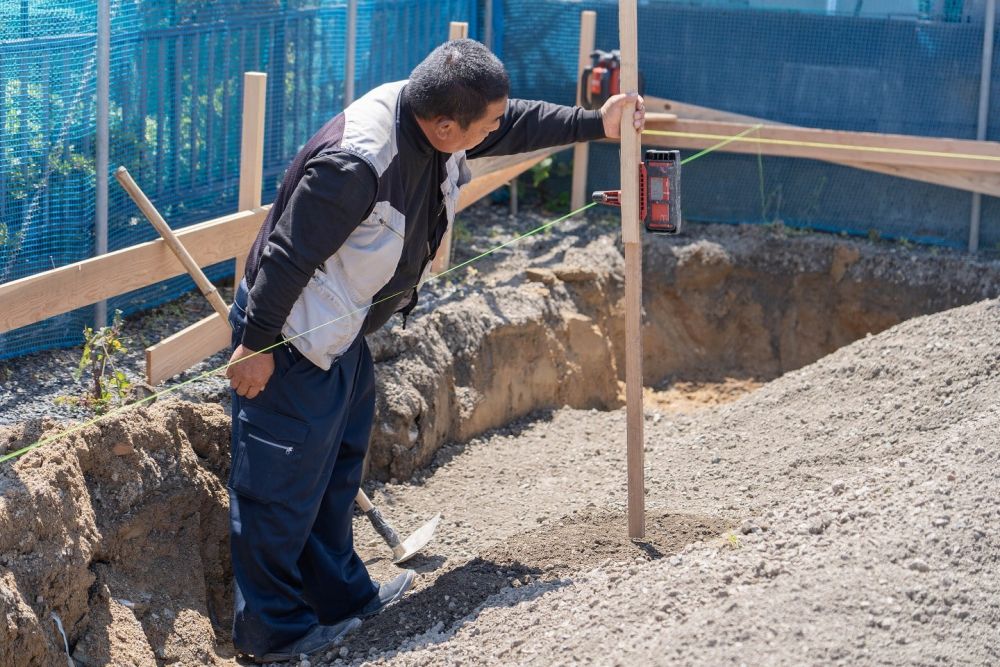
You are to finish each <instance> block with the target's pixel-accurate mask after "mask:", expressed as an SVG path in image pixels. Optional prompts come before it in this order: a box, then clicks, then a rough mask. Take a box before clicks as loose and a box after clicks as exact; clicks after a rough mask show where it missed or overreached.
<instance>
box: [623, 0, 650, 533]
mask: <svg viewBox="0 0 1000 667" xmlns="http://www.w3.org/2000/svg"><path fill="white" fill-rule="evenodd" d="M618 32H619V37H620V39H621V68H622V69H621V90H622V92H623V93H633V92H638V91H639V69H638V62H639V52H638V47H637V45H636V41H637V40H636V35H637V32H638V17H637V12H636V0H621V2H620V3H619V4H618ZM632 123H633V120H632V113H631V110H630V109H626V111H625V113H623V114H622V128H621V130H622V138H621V190H622V195H621V201H622V241H623V242H624V244H625V411H626V423H627V442H628V536H629V537H631V538H632V539H640V538H642V537H645V535H646V517H645V511H646V507H645V504H646V503H645V486H646V484H645V476H644V474H643V465H644V461H643V458H644V456H643V449H644V443H645V438H644V437H643V407H642V236H641V234H640V230H639V226H640V224H641V222H640V220H639V162H640V160H641V159H642V156H641V152H642V144H641V141H640V136H639V133H638V132H636V131H635V128H634V127H633V126H632Z"/></svg>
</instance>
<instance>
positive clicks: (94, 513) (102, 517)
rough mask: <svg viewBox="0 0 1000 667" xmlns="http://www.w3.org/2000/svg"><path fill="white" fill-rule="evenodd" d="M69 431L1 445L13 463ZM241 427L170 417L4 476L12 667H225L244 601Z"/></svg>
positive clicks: (213, 414)
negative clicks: (234, 492)
mask: <svg viewBox="0 0 1000 667" xmlns="http://www.w3.org/2000/svg"><path fill="white" fill-rule="evenodd" d="M64 428H66V426H57V425H54V424H51V423H40V422H35V423H32V424H29V425H26V426H21V427H15V428H11V429H5V430H4V431H3V432H2V433H0V451H13V450H16V449H18V448H20V447H22V446H25V445H27V444H30V443H32V442H35V441H36V440H37V439H39V438H42V437H47V436H51V435H54V434H55V433H57V432H59V431H60V429H64ZM228 443H229V422H228V419H227V418H226V417H225V415H224V413H223V411H222V408H220V407H219V406H212V405H206V406H196V405H193V404H185V403H170V404H164V405H162V406H155V407H153V408H150V409H148V410H145V409H136V410H131V411H129V412H128V413H126V414H124V415H121V416H120V417H114V418H111V419H108V420H106V421H104V422H101V423H99V424H98V425H94V426H89V427H87V428H84V429H82V430H80V431H79V432H78V433H75V434H73V435H71V436H69V437H67V438H65V439H62V440H58V441H55V442H52V443H50V444H47V445H45V446H43V447H40V448H38V449H36V450H34V451H33V452H31V453H30V454H29V455H27V456H24V457H22V458H21V459H18V460H16V461H14V462H13V464H12V465H4V466H3V467H0V563H2V564H3V565H4V567H5V571H4V573H3V577H2V578H0V618H2V619H6V621H5V622H3V623H0V664H4V665H57V664H65V663H66V657H65V650H64V647H63V639H62V637H61V636H60V634H59V630H58V628H57V626H56V622H55V618H56V617H58V618H59V620H60V622H61V624H62V626H63V628H64V629H65V632H66V635H67V641H68V642H69V645H70V646H72V647H74V649H73V657H74V659H75V660H76V661H77V663H78V664H80V665H105V664H114V665H124V664H129V665H157V664H165V663H171V662H174V663H180V664H213V663H214V662H216V658H217V651H216V636H217V634H216V633H217V631H218V630H219V629H222V631H221V636H222V637H224V638H225V637H226V636H227V635H228V629H227V626H228V624H229V622H230V620H229V619H230V618H231V614H232V612H231V610H230V609H231V604H232V603H231V599H232V598H231V591H230V585H231V584H230V572H229V550H228V529H229V522H228V499H227V495H226V491H225V488H224V486H223V484H222V482H221V481H220V480H221V479H225V475H226V474H227V469H228V465H229V455H228Z"/></svg>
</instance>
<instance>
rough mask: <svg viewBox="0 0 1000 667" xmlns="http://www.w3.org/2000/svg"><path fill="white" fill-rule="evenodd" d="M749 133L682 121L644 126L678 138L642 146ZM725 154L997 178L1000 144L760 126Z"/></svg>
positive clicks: (739, 127) (694, 143)
mask: <svg viewBox="0 0 1000 667" xmlns="http://www.w3.org/2000/svg"><path fill="white" fill-rule="evenodd" d="M752 127H753V125H752V124H750V123H730V122H722V121H707V120H690V119H684V118H679V119H677V120H674V121H665V122H653V123H650V122H647V129H648V130H654V131H666V132H676V133H678V134H679V135H680V136H676V135H669V136H662V135H655V134H647V135H645V136H644V137H643V141H644V142H645V143H648V144H650V145H655V146H671V147H673V148H701V147H704V146H705V142H706V141H712V142H715V143H718V142H719V141H720V140H721V139H720V138H725V137H731V136H734V135H737V134H739V133H740V132H744V131H746V130H747V129H749V128H752ZM758 139H759V140H760V141H758ZM725 150H726V151H727V152H730V153H753V154H761V155H778V156H783V157H800V158H809V159H813V160H825V161H828V162H838V161H843V160H845V159H847V160H854V161H859V162H878V163H879V164H886V165H896V166H905V167H922V168H924V169H933V168H941V169H961V170H964V171H977V172H989V173H998V172H1000V143H997V142H993V141H968V140H965V139H938V138H933V137H917V136H907V135H901V134H876V133H872V132H847V131H840V130H820V129H813V128H806V127H790V126H788V127H786V126H781V125H765V126H763V127H761V128H758V129H756V130H754V131H753V132H752V133H750V134H748V135H747V136H746V137H742V138H741V139H739V140H737V141H733V142H731V143H728V144H726V146H725Z"/></svg>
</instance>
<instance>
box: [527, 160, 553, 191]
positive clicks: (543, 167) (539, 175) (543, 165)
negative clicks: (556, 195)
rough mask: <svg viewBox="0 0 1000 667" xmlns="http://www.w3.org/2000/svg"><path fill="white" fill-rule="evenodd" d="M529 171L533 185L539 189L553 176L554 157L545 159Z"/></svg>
mask: <svg viewBox="0 0 1000 667" xmlns="http://www.w3.org/2000/svg"><path fill="white" fill-rule="evenodd" d="M528 171H529V173H531V184H532V185H533V186H535V187H536V188H537V187H538V186H540V185H541V184H542V183H544V182H545V181H546V180H548V178H549V176H551V175H552V157H551V156H549V157H547V158H545V159H544V160H542V161H541V162H539V163H538V164H536V165H535V166H533V167H532V168H531V169H529V170H528Z"/></svg>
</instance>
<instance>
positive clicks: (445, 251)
mask: <svg viewBox="0 0 1000 667" xmlns="http://www.w3.org/2000/svg"><path fill="white" fill-rule="evenodd" d="M468 36H469V24H468V23H463V22H461V21H452V22H451V23H449V24H448V40H449V41H451V40H453V39H466V38H467V37H468ZM454 226H455V221H454V220H453V221H452V223H451V224H450V225H448V229H446V230H445V231H444V236H443V237H442V238H441V245H440V246H439V247H438V251H437V255H435V257H434V261H433V262H431V271H432V272H434V273H442V272H443V271H447V270H448V267H449V266H450V265H451V230H452V227H454Z"/></svg>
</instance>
